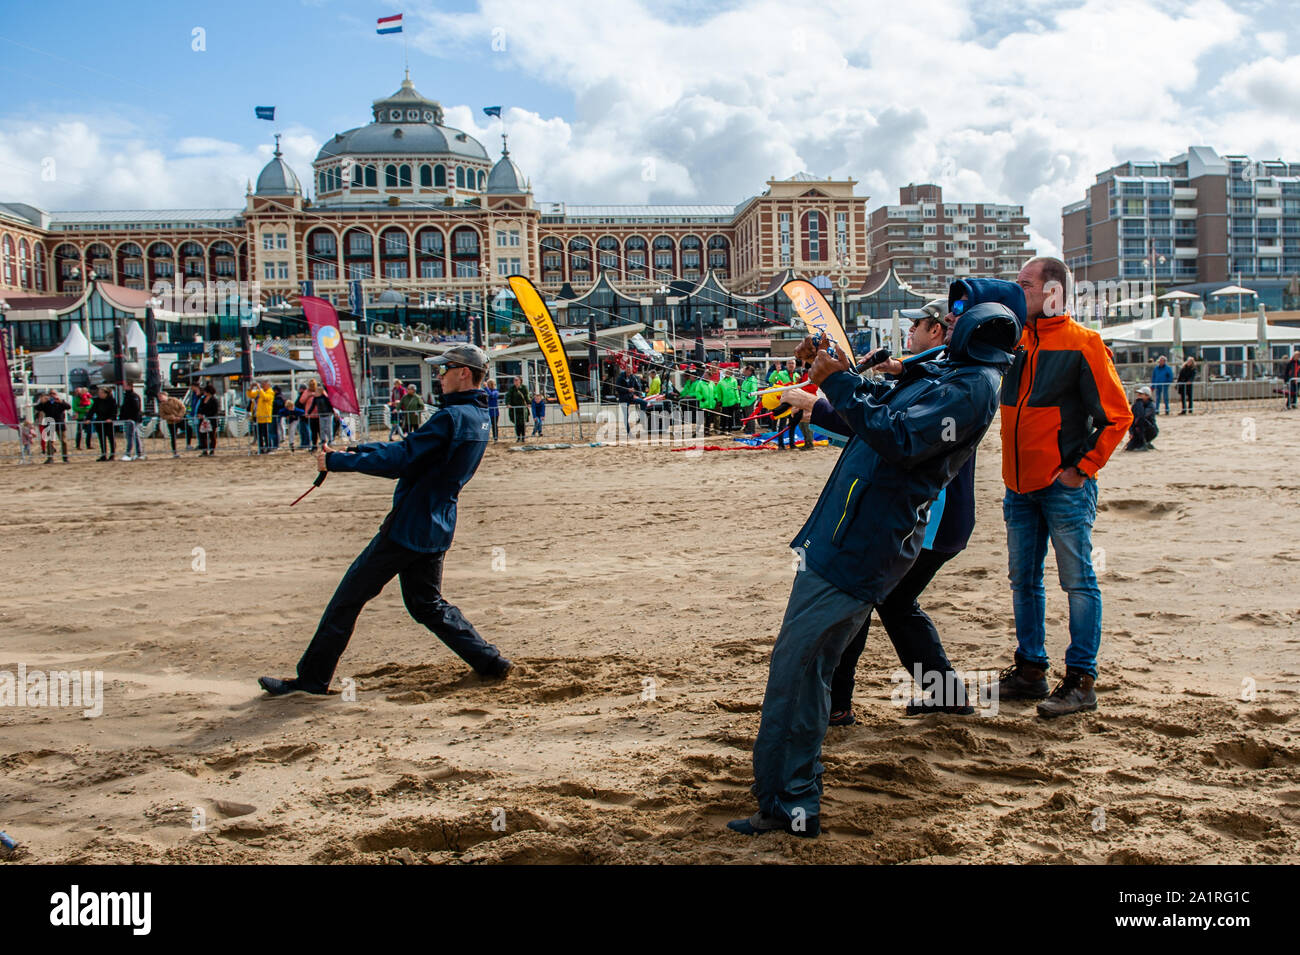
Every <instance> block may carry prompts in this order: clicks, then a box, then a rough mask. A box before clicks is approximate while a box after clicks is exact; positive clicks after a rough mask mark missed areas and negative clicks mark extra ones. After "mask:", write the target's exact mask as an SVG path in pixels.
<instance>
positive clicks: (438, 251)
mask: <svg viewBox="0 0 1300 955" xmlns="http://www.w3.org/2000/svg"><path fill="white" fill-rule="evenodd" d="M446 252H447V249H446V239H445V238H444V237H443V234H442V230H441V229H435V228H433V227H432V226H426V227H425V228H423V229H421V230H420V231H419V232H417V233H416V234H415V270H416V274H417V275H418V276H419V277H420V278H422V279H440V278H445V277H446V275H447V265H446V258H445V256H446Z"/></svg>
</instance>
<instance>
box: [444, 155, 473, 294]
mask: <svg viewBox="0 0 1300 955" xmlns="http://www.w3.org/2000/svg"><path fill="white" fill-rule="evenodd" d="M458 171H461V170H458ZM478 250H479V235H478V233H477V232H476V231H475V230H473V229H471V228H469V227H467V226H461V227H460V228H459V229H457V230H456V231H455V232H453V233H452V234H451V260H452V267H453V268H454V269H455V272H456V276H455V277H456V278H458V279H475V278H478V276H479V261H478Z"/></svg>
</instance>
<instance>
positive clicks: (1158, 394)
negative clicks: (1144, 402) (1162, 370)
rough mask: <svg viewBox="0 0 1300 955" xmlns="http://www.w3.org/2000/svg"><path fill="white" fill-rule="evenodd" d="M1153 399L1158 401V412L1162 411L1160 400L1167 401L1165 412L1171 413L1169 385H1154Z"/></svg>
mask: <svg viewBox="0 0 1300 955" xmlns="http://www.w3.org/2000/svg"><path fill="white" fill-rule="evenodd" d="M1151 391H1152V396H1151V397H1152V400H1153V401H1155V403H1156V414H1159V413H1160V402H1162V401H1163V402H1164V403H1165V414H1169V386H1168V385H1152V386H1151Z"/></svg>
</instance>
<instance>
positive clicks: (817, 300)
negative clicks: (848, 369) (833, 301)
mask: <svg viewBox="0 0 1300 955" xmlns="http://www.w3.org/2000/svg"><path fill="white" fill-rule="evenodd" d="M781 291H782V292H785V294H786V295H788V296H789V297H790V301H791V303H793V305H794V310H795V311H796V312H798V313H799V317H800V318H802V319H803V323H804V324H805V325H806V326H807V327H808V334H809V335H817V334H819V333H820V334H821V335H823V336H825V337H828V338H830V339H831V341H833V342H834V343H835V347H836V348H838V349H839V350H840V352H841V353H842V354H843V355H844V356H845V357H846V358H848V360H849V364H850V365H853V364H855V362H854V360H853V346H852V345H850V344H849V336H848V335H846V334H844V326H843V325H841V324H840V320H839V319H838V318H836V317H835V309H833V308H831V306H830V304H829V303H828V302H827V301H826V299H825V297H824V296H823V295H822V293H821V292H819V291H817V287H816V286H815V285H813V284H812V283H811V282H806V281H804V280H803V279H792V280H790V281H789V282H786V283H785V284H784V285H782V286H781Z"/></svg>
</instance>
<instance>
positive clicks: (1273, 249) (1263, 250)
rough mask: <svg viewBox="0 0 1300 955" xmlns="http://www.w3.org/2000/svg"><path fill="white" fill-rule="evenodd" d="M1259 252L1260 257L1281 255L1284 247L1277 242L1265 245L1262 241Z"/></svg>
mask: <svg viewBox="0 0 1300 955" xmlns="http://www.w3.org/2000/svg"><path fill="white" fill-rule="evenodd" d="M1257 251H1258V254H1259V255H1281V254H1282V246H1281V245H1280V244H1278V243H1276V242H1275V243H1273V244H1271V245H1265V244H1264V242H1263V240H1261V241H1260V243H1259V249H1258V250H1257Z"/></svg>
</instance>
